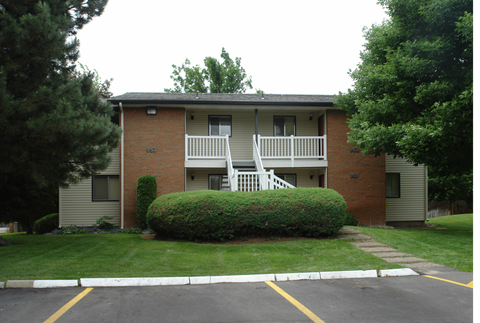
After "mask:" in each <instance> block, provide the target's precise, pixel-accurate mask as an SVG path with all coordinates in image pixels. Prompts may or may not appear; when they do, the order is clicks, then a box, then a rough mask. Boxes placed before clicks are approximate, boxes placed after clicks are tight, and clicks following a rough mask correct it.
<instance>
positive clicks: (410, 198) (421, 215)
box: [385, 155, 427, 221]
mask: <svg viewBox="0 0 480 323" xmlns="http://www.w3.org/2000/svg"><path fill="white" fill-rule="evenodd" d="M385 171H386V172H387V173H400V198H387V199H386V203H387V209H386V216H387V221H424V220H425V213H426V203H427V199H426V198H427V196H426V195H427V186H426V185H427V182H426V178H427V169H426V167H425V166H422V165H419V166H413V165H412V164H411V163H408V162H407V161H406V160H405V159H403V158H396V159H394V158H393V157H391V156H388V155H387V156H385Z"/></svg>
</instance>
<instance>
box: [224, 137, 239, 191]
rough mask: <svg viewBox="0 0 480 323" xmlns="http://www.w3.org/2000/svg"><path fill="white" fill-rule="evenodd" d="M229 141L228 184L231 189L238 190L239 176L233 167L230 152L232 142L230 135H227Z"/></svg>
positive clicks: (227, 156)
mask: <svg viewBox="0 0 480 323" xmlns="http://www.w3.org/2000/svg"><path fill="white" fill-rule="evenodd" d="M225 140H226V143H227V146H226V147H227V149H226V160H227V172H228V173H227V176H228V185H229V186H230V190H231V191H236V190H237V176H236V171H235V170H234V169H233V162H232V156H231V154H230V143H229V142H228V135H226V136H225Z"/></svg>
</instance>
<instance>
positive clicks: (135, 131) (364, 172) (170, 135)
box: [120, 108, 386, 228]
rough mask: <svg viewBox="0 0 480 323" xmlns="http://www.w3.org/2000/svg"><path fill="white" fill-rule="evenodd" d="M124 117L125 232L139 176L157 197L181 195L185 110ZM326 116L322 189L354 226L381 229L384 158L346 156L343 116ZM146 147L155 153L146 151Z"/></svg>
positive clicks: (135, 111) (134, 111) (136, 111)
mask: <svg viewBox="0 0 480 323" xmlns="http://www.w3.org/2000/svg"><path fill="white" fill-rule="evenodd" d="M124 112H125V113H124V115H125V120H124V144H125V155H124V163H125V165H124V172H125V183H124V185H125V193H124V194H125V205H124V226H125V227H126V228H130V227H138V223H137V220H136V185H137V181H138V178H139V177H140V176H143V175H156V176H157V185H158V190H157V196H160V195H163V194H168V193H174V192H183V191H185V171H184V161H185V110H184V109H178V108H176V109H175V108H158V110H157V115H147V114H146V112H145V108H125V109H124ZM326 116H327V118H326V119H327V129H326V134H327V140H328V142H327V147H328V156H327V158H328V171H327V178H326V182H327V187H328V188H331V189H334V190H336V191H337V192H339V193H340V194H341V195H342V196H343V197H344V198H345V201H346V202H347V208H348V210H349V211H351V212H352V213H354V214H355V215H356V216H357V218H358V220H359V221H360V223H362V224H366V225H377V224H385V222H386V215H385V213H386V209H385V207H386V205H385V202H386V199H385V158H384V157H383V156H382V157H373V156H363V155H362V153H361V152H351V151H350V148H354V147H353V146H352V145H351V144H349V143H347V132H348V131H349V129H348V126H347V123H346V122H345V121H346V114H345V112H344V111H339V110H328V111H327V115H326ZM122 148H123V147H121V149H122ZM147 148H155V149H156V152H147ZM351 174H358V177H351ZM120 176H121V175H120ZM120 203H121V202H120ZM120 212H121V210H120Z"/></svg>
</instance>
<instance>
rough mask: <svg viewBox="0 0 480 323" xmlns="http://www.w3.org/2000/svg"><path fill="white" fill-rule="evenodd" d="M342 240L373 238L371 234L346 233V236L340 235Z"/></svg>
mask: <svg viewBox="0 0 480 323" xmlns="http://www.w3.org/2000/svg"><path fill="white" fill-rule="evenodd" d="M338 238H339V239H341V240H350V239H351V240H371V239H372V238H370V237H369V236H366V235H363V234H357V235H354V234H349V235H344V236H339V237H338Z"/></svg>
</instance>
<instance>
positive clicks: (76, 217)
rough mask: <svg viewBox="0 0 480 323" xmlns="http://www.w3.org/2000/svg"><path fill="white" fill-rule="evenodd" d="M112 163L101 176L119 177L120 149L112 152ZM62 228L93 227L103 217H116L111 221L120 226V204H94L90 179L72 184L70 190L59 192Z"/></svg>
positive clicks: (115, 202)
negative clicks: (71, 226)
mask: <svg viewBox="0 0 480 323" xmlns="http://www.w3.org/2000/svg"><path fill="white" fill-rule="evenodd" d="M110 155H111V157H112V162H111V163H110V166H109V167H108V168H107V169H106V170H105V171H103V172H101V175H119V166H120V162H119V155H120V154H119V149H118V148H117V149H115V150H114V151H112V152H111V154H110ZM59 199H60V201H59V202H60V203H59V204H60V205H59V212H60V226H61V227H68V226H70V225H77V226H92V225H93V224H95V223H96V221H97V219H98V218H100V217H102V216H105V215H106V216H115V218H114V219H113V220H112V221H110V222H111V223H113V224H114V225H117V226H118V225H119V223H120V219H119V205H120V204H119V202H118V201H112V202H92V179H91V178H88V179H85V180H83V181H82V182H81V183H78V184H72V185H70V188H68V189H62V188H61V189H60V192H59Z"/></svg>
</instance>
